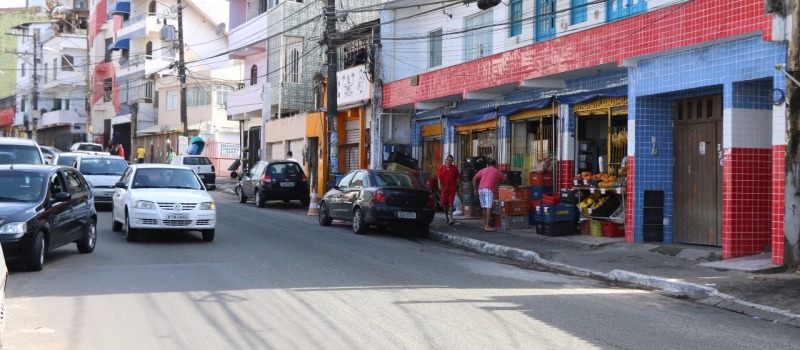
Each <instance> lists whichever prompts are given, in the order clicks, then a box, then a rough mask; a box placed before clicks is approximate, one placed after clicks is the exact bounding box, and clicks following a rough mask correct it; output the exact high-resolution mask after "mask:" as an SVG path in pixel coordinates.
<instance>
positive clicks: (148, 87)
mask: <svg viewBox="0 0 800 350" xmlns="http://www.w3.org/2000/svg"><path fill="white" fill-rule="evenodd" d="M154 86H155V82H153V81H152V80H148V81H147V82H146V83H144V96H143V97H144V98H153V88H154Z"/></svg>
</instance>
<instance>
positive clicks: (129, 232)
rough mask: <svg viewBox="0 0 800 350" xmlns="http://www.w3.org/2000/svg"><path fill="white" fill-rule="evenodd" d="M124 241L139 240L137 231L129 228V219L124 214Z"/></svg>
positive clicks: (126, 214)
mask: <svg viewBox="0 0 800 350" xmlns="http://www.w3.org/2000/svg"><path fill="white" fill-rule="evenodd" d="M125 239H126V240H127V241H128V242H136V241H138V240H139V230H137V229H135V228H132V227H131V218H130V217H129V216H128V213H125Z"/></svg>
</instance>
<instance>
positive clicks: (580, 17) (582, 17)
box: [569, 0, 587, 24]
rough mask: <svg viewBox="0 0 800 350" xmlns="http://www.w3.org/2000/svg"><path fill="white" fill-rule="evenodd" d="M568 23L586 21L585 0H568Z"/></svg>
mask: <svg viewBox="0 0 800 350" xmlns="http://www.w3.org/2000/svg"><path fill="white" fill-rule="evenodd" d="M569 6H570V10H569V23H570V24H578V23H583V22H586V19H587V16H586V13H587V6H586V0H570V4H569Z"/></svg>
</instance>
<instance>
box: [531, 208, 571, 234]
mask: <svg viewBox="0 0 800 350" xmlns="http://www.w3.org/2000/svg"><path fill="white" fill-rule="evenodd" d="M537 217H538V218H539V220H540V221H539V222H537V224H536V233H538V234H540V235H545V236H551V237H554V236H571V235H574V234H575V233H576V232H577V223H578V211H577V208H576V207H575V205H572V204H561V203H559V204H554V205H541V206H539V210H538V212H537Z"/></svg>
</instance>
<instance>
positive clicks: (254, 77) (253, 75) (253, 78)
mask: <svg viewBox="0 0 800 350" xmlns="http://www.w3.org/2000/svg"><path fill="white" fill-rule="evenodd" d="M256 84H258V66H257V65H255V64H254V65H253V66H252V67H250V85H251V86H252V85H256Z"/></svg>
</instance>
